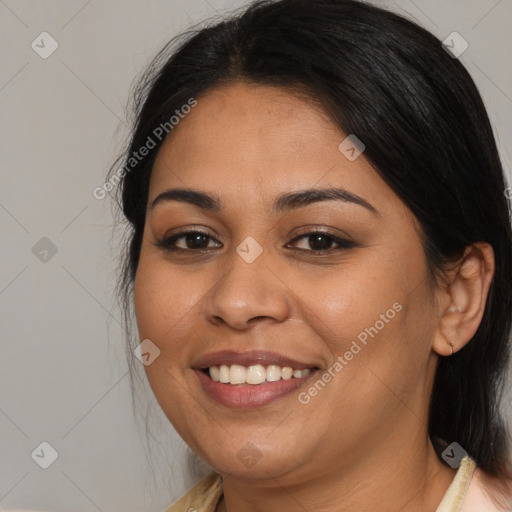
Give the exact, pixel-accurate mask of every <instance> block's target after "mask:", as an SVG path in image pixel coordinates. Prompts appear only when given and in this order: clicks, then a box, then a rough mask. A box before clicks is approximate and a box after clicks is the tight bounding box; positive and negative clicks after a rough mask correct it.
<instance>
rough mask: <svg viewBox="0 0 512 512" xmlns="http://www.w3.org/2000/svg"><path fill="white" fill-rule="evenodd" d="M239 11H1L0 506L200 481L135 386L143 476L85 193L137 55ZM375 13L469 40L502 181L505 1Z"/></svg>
mask: <svg viewBox="0 0 512 512" xmlns="http://www.w3.org/2000/svg"><path fill="white" fill-rule="evenodd" d="M245 3H246V2H243V1H241V0H238V1H223V0H170V1H169V0H167V1H164V0H159V1H153V2H151V3H148V2H140V1H136V0H129V1H127V0H124V1H121V0H108V1H100V0H89V1H87V0H66V1H64V0H52V1H51V2H50V1H46V2H43V1H41V0H32V1H31V0H19V1H15V0H0V45H1V48H2V53H1V55H2V61H1V67H0V109H1V118H2V123H1V128H0V130H1V132H0V140H1V141H2V146H1V147H2V170H1V187H0V225H1V229H2V241H3V243H2V248H1V266H0V311H1V313H0V315H1V317H0V325H1V340H2V345H1V350H2V357H1V361H0V379H1V380H0V432H1V436H0V507H2V508H4V509H8V508H14V507H19V508H21V507H24V508H33V509H38V510H52V511H75V510H76V511H81V512H86V511H97V510H100V511H103V512H107V511H119V510H124V511H126V512H131V511H136V510H137V511H142V510H146V511H152V512H153V511H154V512H156V511H159V510H164V509H165V508H166V507H167V506H168V505H169V504H171V503H172V502H173V501H174V500H175V499H177V498H178V497H179V496H180V495H181V494H182V493H183V492H184V491H185V490H186V488H188V487H189V486H190V485H191V484H193V483H194V481H196V480H197V479H198V478H199V477H200V476H201V474H203V473H204V471H205V470H206V468H204V467H203V468H199V469H198V470H195V471H194V470H190V469H189V467H188V465H187V464H185V462H186V461H187V458H188V457H187V450H186V448H185V447H184V446H183V443H182V442H181V440H179V438H178V437H177V435H176V434H175V433H174V432H173V430H172V428H171V427H170V425H169V424H168V422H167V420H166V419H165V417H164V416H163V414H162V413H161V411H160V410H159V408H158V406H157V405H156V402H155V400H154V398H153V397H152V395H151V393H149V392H148V388H147V386H146V387H145V389H143V393H142V394H141V396H140V398H139V399H140V404H141V408H142V409H146V408H147V409H148V410H149V411H150V413H151V418H152V420H151V421H152V422H153V424H154V425H155V427H154V432H155V434H154V435H155V437H156V441H153V442H152V445H153V447H154V448H153V449H154V453H153V455H151V456H150V458H151V460H152V461H153V464H154V467H153V469H154V473H153V472H152V471H151V469H152V468H151V467H150V466H148V463H147V461H146V455H145V449H144V436H145V433H144V428H143V426H142V423H143V422H137V421H136V419H134V417H133V415H132V409H131V397H130V390H129V379H128V375H127V365H126V361H125V355H124V345H123V343H124V342H123V339H122V333H121V329H120V325H119V322H120V318H121V315H120V312H119V310H118V309H117V308H116V306H115V301H114V286H115V270H116V259H115V258H116V255H117V251H118V247H117V242H116V240H117V238H116V237H115V236H113V234H112V226H113V224H114V220H113V217H112V215H111V204H110V203H109V202H108V201H107V200H104V201H101V200H97V199H95V198H94V197H93V195H92V191H93V189H94V188H95V187H97V186H101V185H102V184H103V183H104V177H105V174H106V172H107V169H108V167H109V165H110V164H111V163H112V161H113V159H114V157H115V156H116V155H117V153H118V151H119V149H120V147H121V146H120V144H121V143H122V141H123V137H124V136H125V135H126V133H127V131H126V130H127V128H126V125H125V124H124V122H125V114H124V112H125V105H126V103H127V100H128V94H129V87H130V84H131V83H132V81H133V80H134V78H135V77H136V76H137V75H138V74H139V73H140V71H141V70H142V69H143V68H144V66H145V65H146V64H147V62H148V59H149V58H150V57H151V56H153V55H154V54H155V52H156V51H157V50H158V49H159V48H160V47H161V46H162V45H163V44H164V43H165V42H166V41H167V40H168V39H169V38H170V37H171V36H173V35H175V34H177V33H178V32H180V31H182V30H184V29H186V28H187V27H189V26H190V25H191V24H194V23H197V22H199V21H201V20H203V19H205V18H206V17H209V16H212V15H216V16H217V15H219V14H221V13H223V12H225V11H226V10H229V9H230V8H233V7H238V6H241V5H243V4H245ZM376 3H380V4H384V5H388V6H389V7H390V8H392V9H394V10H398V11H400V12H403V13H407V15H408V16H411V17H413V18H414V19H416V20H417V21H419V22H420V23H421V24H422V25H424V26H425V27H427V28H428V29H430V30H431V31H432V32H434V33H435V34H436V35H437V36H438V37H440V38H441V39H444V38H445V37H447V36H448V34H450V33H451V32H453V31H457V32H459V33H460V34H461V35H462V36H463V37H464V38H465V39H466V40H467V41H468V43H469V48H468V49H467V51H466V52H465V53H464V54H463V55H462V56H461V60H462V61H463V63H464V64H465V65H466V66H467V67H468V69H469V71H470V73H471V74H472V76H473V77H474V79H475V81H476V83H477V85H478V86H479V88H480V90H481V92H482V94H483V97H484V100H485V102H486V105H487V107H488V111H489V114H490V117H491V120H492V123H493V126H494V127H495V132H496V134H497V138H498V143H499V148H500V151H501V154H502V157H503V160H504V163H505V166H506V168H507V173H508V176H510V168H511V165H510V163H511V154H510V149H508V148H510V147H512V144H511V143H512V99H511V98H512V71H511V66H510V55H511V49H512V36H511V34H510V28H509V27H510V21H511V19H512V0H499V1H497V0H471V1H468V0H452V1H446V0H415V1H411V0H403V1H396V2H391V1H389V2H376ZM43 31H46V32H48V33H49V34H51V36H52V37H53V38H54V39H55V40H56V41H57V42H58V45H59V46H58V49H57V50H56V51H55V52H54V53H53V54H52V55H51V56H50V57H48V58H47V59H43V58H41V57H40V56H39V55H38V54H37V53H36V52H35V51H34V50H33V49H32V47H31V43H32V41H33V40H36V43H37V41H40V39H37V36H39V34H40V33H41V32H43ZM46 41H47V42H46V43H45V48H46V49H48V47H49V45H48V40H46ZM509 179H510V178H509ZM42 238H47V239H49V240H50V241H51V243H50V242H49V241H48V240H46V239H45V240H43V241H40V240H41V239H42ZM36 244H38V245H36ZM34 246H35V247H36V248H35V249H33V248H34ZM55 249H56V251H57V252H56V253H55V254H53V252H54V251H55ZM45 250H47V251H48V253H45V252H44V251H45ZM52 251H53V252H52ZM44 260H46V261H44ZM510 397H511V394H510V393H509V395H508V400H507V402H506V404H504V406H505V408H506V413H507V415H508V418H509V421H512V414H511V405H510V403H511V399H510ZM43 441H46V442H48V443H50V445H51V446H53V447H54V449H55V450H56V451H57V452H58V458H57V459H56V461H55V462H54V463H53V464H52V465H51V466H50V467H49V468H48V469H46V470H44V469H42V468H41V467H39V465H37V464H36V463H35V462H34V460H33V459H32V457H31V453H32V452H33V451H34V450H35V449H36V448H37V447H38V446H39V444H40V443H41V442H43ZM46 453H48V451H47V452H46Z"/></svg>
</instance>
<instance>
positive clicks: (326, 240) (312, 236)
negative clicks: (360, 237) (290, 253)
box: [292, 231, 355, 254]
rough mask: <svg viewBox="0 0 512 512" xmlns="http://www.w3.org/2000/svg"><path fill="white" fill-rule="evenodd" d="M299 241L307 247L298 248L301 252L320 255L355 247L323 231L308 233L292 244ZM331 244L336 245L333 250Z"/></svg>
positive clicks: (348, 241) (345, 240) (343, 239)
mask: <svg viewBox="0 0 512 512" xmlns="http://www.w3.org/2000/svg"><path fill="white" fill-rule="evenodd" d="M300 240H304V242H305V244H304V245H306V246H309V247H302V248H299V249H300V250H301V251H307V252H314V253H315V252H316V253H320V254H322V253H324V252H333V251H336V250H340V249H348V248H350V247H354V246H355V244H354V243H353V242H351V241H350V240H347V239H345V238H340V237H338V236H335V235H333V234H330V233H328V232H324V231H310V232H308V233H304V234H303V235H301V236H299V237H297V238H295V239H294V240H292V243H296V242H297V241H300ZM333 244H336V245H337V247H335V248H334V249H333V248H332V245H333Z"/></svg>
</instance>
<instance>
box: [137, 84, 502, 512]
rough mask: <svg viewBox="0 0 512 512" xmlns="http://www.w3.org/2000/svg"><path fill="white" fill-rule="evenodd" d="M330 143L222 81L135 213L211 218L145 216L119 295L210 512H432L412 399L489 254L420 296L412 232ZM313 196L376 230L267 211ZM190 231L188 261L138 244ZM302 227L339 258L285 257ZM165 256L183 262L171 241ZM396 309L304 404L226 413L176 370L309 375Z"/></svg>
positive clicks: (334, 215)
mask: <svg viewBox="0 0 512 512" xmlns="http://www.w3.org/2000/svg"><path fill="white" fill-rule="evenodd" d="M345 137H346V134H343V133H341V132H340V131H339V129H338V128H337V127H336V126H335V125H334V124H333V123H332V122H331V121H330V120H329V119H328V118H327V117H326V116H325V115H324V114H323V113H322V111H320V110H319V109H318V108H317V107H315V106H314V105H313V104H312V103H311V102H306V101H304V100H303V99H301V98H299V97H296V96H293V95H291V94H290V93H288V92H286V91H284V90H281V89H277V88H273V87H263V86H254V85H247V84H245V83H236V84H232V85H230V86H225V87H224V88H221V89H215V90H213V91H211V92H209V93H208V94H206V95H205V96H204V97H200V98H198V105H197V106H196V107H195V108H194V109H193V110H192V112H191V113H190V114H188V115H187V116H186V118H185V119H183V120H182V121H181V122H180V124H179V125H178V126H177V127H175V128H174V129H173V132H172V133H171V136H169V137H168V138H167V139H166V140H165V142H164V144H163V146H162V147H161V149H160V151H159V154H158V157H157V160H156V162H155V165H154V169H153V174H152V177H151V184H150V193H149V202H148V204H149V205H150V204H151V202H152V201H153V199H154V198H155V197H157V196H158V194H160V193H161V192H163V191H164V190H166V189H168V188H192V189H197V190H200V191H203V192H208V193H210V194H215V195H217V196H218V197H219V198H220V200H221V202H222V210H221V211H220V212H215V213H212V212H205V211H202V210H201V209H200V208H198V207H197V206H194V205H191V204H187V203H185V202H178V201H167V202H160V203H159V204H158V205H156V206H155V207H154V208H148V211H147V216H146V225H145V229H144V238H143V243H142V249H141V255H140V262H139V267H138V270H137V274H136V279H135V289H134V300H135V310H136V317H137V323H138V328H139V334H140V339H141V340H143V339H146V338H149V339H150V340H152V342H153V343H154V344H155V345H157V346H158V347H159V349H160V351H161V353H160V356H159V357H158V358H157V359H155V361H154V362H153V363H152V364H150V365H148V366H147V367H145V368H146V373H147V377H148V380H149V382H150V385H151V387H152V389H153V392H154V393H155V396H156V398H157V400H158V402H159V404H160V406H161V407H162V409H163V411H164V413H165V414H166V416H167V417H168V418H169V420H170V421H171V423H172V424H173V425H174V427H175V428H176V430H177V431H178V433H179V434H180V435H181V436H182V437H183V439H184V440H185V441H186V442H187V443H188V444H189V446H190V447H191V448H192V449H193V450H194V451H195V452H196V453H197V454H198V455H199V456H200V457H201V458H202V459H204V460H205V461H206V462H207V463H208V464H210V465H211V466H212V467H213V468H214V469H215V470H216V471H217V472H219V473H220V474H221V475H222V476H223V477H224V499H223V501H222V503H221V504H220V506H219V510H228V511H230V512H231V511H237V512H244V511H263V510H264V511H267V512H268V511H277V510H279V511H280V512H283V511H284V512H286V511H291V510H294V511H295V510H297V509H298V508H300V506H302V507H304V509H306V510H315V511H339V510H343V511H344V512H352V511H353V512H356V511H357V512H361V511H363V510H377V509H378V510H381V511H397V510H402V511H408V510H411V511H412V510H414V511H416V512H417V511H433V510H435V508H436V507H437V505H438V504H439V502H440V501H441V498H442V496H443V494H444V492H445V491H446V489H447V488H448V486H449V484H450V482H451V480H452V479H453V476H454V474H455V470H453V469H451V468H449V467H447V466H446V465H444V464H442V463H441V462H440V461H439V459H438V458H437V456H436V455H435V452H434V450H433V447H432V445H431V443H430V440H429V439H428V433H427V426H426V421H427V408H428V400H429V396H430V392H431V387H432V382H433V377H434V372H435V368H436V362H437V359H438V357H439V356H443V357H445V356H446V357H448V356H449V355H450V342H451V343H453V345H454V348H453V350H454V352H455V351H457V350H460V348H462V347H463V345H464V344H465V343H467V342H468V341H469V340H470V339H471V337H472V336H473V334H474V333H475V332H476V329H477V327H478V325H479V323H480V320H481V318H482V314H483V311H484V306H485V300H486V296H487V292H488V288H489V284H490V281H491V278H492V274H493V270H494V259H493V251H492V248H491V247H490V246H488V245H487V244H484V243H481V244H475V245H474V246H472V247H470V248H468V250H467V252H466V254H465V256H464V258H463V260H462V261H461V265H459V267H458V268H457V269H455V270H453V271H451V272H450V273H449V275H448V276H447V284H446V285H439V286H437V287H436V288H435V289H434V288H432V287H431V286H430V284H429V281H428V279H427V267H426V264H425V259H424V252H423V249H422V245H421V238H420V231H419V227H418V224H417V222H416V221H415V218H414V217H413V215H412V213H411V212H410V211H409V210H408V209H407V208H406V206H405V205H404V204H403V203H402V201H401V200H400V199H399V198H398V197H397V196H396V195H395V194H394V192H393V191H392V190H391V189H390V188H389V187H388V186H387V184H386V183H385V182H384V181H383V180H382V178H381V177H380V176H379V175H378V174H377V172H376V171H375V170H374V169H373V168H372V167H371V165H370V164H369V163H368V162H367V161H366V159H365V158H364V153H363V154H362V155H361V156H360V157H359V158H357V159H356V160H354V161H350V160H349V159H347V158H346V157H345V156H344V154H342V153H341V152H340V150H339V149H338V145H339V144H340V143H341V142H342V141H343V140H344V139H345ZM363 142H364V141H363ZM328 186H336V187H340V188H344V189H346V190H348V191H350V192H352V193H354V194H357V195H358V196H360V197H362V198H364V199H365V200H366V201H367V202H369V203H370V204H371V205H373V207H374V208H375V209H376V210H377V212H378V214H374V213H372V212H371V211H369V210H367V209H366V208H363V207H361V206H359V205H356V204H352V203H348V202H341V201H333V200H330V201H323V202H317V203H313V204H310V205H307V206H304V207H301V208H298V209H295V210H292V211H289V212H285V213H280V214H277V215H276V214H274V213H272V209H271V204H272V203H273V201H274V198H275V197H276V196H277V195H279V194H282V193H286V192H292V191H297V190H301V189H307V188H323V187H328ZM192 228H194V229H201V230H203V231H207V232H208V234H209V235H210V236H211V237H212V238H210V239H208V238H206V239H205V242H204V244H203V246H204V247H207V253H206V254H205V253H204V252H203V255H198V254H197V252H193V251H194V249H193V248H191V249H188V250H189V252H187V253H183V254H176V253H172V252H166V251H165V250H164V249H162V248H160V247H157V246H156V245H155V244H156V242H158V240H160V239H161V238H162V237H164V236H166V235H172V234H176V233H179V232H183V231H187V230H189V229H192ZM301 228H302V231H300V230H301ZM305 228H307V229H305ZM316 228H318V229H320V230H324V231H325V230H327V231H329V232H330V233H331V234H332V235H334V236H339V237H341V238H348V239H350V240H351V241H353V242H354V243H355V246H354V247H349V248H342V249H340V250H335V249H336V247H337V244H336V243H335V242H332V243H331V244H330V247H332V248H331V249H329V250H330V253H329V254H325V255H318V254H315V253H314V248H315V247H314V245H312V244H310V243H309V242H308V237H307V236H306V237H304V238H302V239H300V240H298V241H295V242H292V241H293V240H294V239H295V238H296V237H297V236H299V235H302V234H304V233H305V232H310V231H315V229H316ZM248 236H251V237H253V238H254V239H255V240H256V241H257V242H258V243H259V245H260V246H261V247H262V249H263V252H262V253H261V255H260V256H259V257H258V258H257V259H256V260H255V261H253V262H252V263H250V264H249V263H247V262H246V261H244V259H242V258H241V257H240V256H239V254H238V253H237V252H236V248H237V246H239V244H240V243H241V242H242V241H243V240H244V239H245V238H246V237H248ZM177 244H178V246H179V247H182V248H184V249H185V250H186V248H187V245H186V240H185V238H181V239H180V240H178V241H177ZM326 246H327V247H329V244H328V243H327V244H326ZM189 247H190V246H189ZM192 247H194V246H192ZM301 249H302V251H301ZM397 302H398V303H399V304H400V305H401V306H402V307H401V310H400V311H399V312H397V313H396V316H395V317H394V318H393V319H392V320H389V321H388V322H387V323H385V326H384V328H382V329H380V330H379V332H378V334H377V335H375V336H374V337H373V338H370V337H369V338H368V343H367V345H366V346H364V347H363V348H362V350H361V351H360V352H359V353H358V354H357V355H356V356H354V358H353V359H352V360H351V361H349V362H348V364H346V365H345V366H344V368H343V369H342V371H340V372H338V373H337V374H336V377H335V378H333V379H332V380H331V382H329V383H328V384H327V385H326V386H325V387H324V388H323V389H322V390H321V391H320V392H319V393H318V394H317V395H316V396H315V397H312V398H311V401H310V402H309V403H308V404H307V405H304V404H302V403H300V402H299V400H298V398H297V393H296V392H294V393H291V394H290V395H288V396H285V397H283V398H280V399H278V400H277V401H275V402H273V403H270V404H268V405H266V406H263V407H257V408H254V409H251V410H240V409H233V408H229V407H226V406H224V405H221V404H219V403H217V402H216V401H214V400H213V399H211V398H210V397H209V396H208V395H207V394H205V392H204V391H203V390H202V388H201V386H200V384H199V381H198V378H197V376H196V374H195V372H194V371H193V370H192V368H191V367H192V366H193V364H194V361H195V360H197V358H198V357H200V356H204V355H205V354H208V353H210V352H213V351H218V350H236V351H244V350H252V349H262V350H272V351H277V352H279V353H280V354H284V355H287V356H290V357H293V358H295V359H300V360H301V361H307V362H309V363H310V364H311V365H313V366H317V367H319V368H320V369H322V370H326V369H328V368H329V367H331V365H332V364H333V362H334V361H335V360H336V357H338V356H340V355H341V356H343V354H345V352H346V351H347V350H349V348H350V346H351V344H352V342H353V341H354V340H357V336H358V334H359V333H361V332H362V331H364V329H365V328H368V327H370V326H374V325H375V323H376V321H377V320H379V318H381V317H380V315H381V314H385V313H386V311H387V310H389V309H390V308H392V306H393V304H395V303H397ZM248 442H250V443H252V446H253V448H251V449H252V450H254V453H257V454H258V456H259V460H258V461H257V463H256V464H255V465H253V466H252V467H250V468H249V467H246V465H244V463H243V462H242V461H241V460H240V459H239V458H238V457H237V454H238V452H239V450H241V449H242V448H243V447H244V446H246V444H247V443H248ZM299 505H300V506H299Z"/></svg>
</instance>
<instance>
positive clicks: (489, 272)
mask: <svg viewBox="0 0 512 512" xmlns="http://www.w3.org/2000/svg"><path fill="white" fill-rule="evenodd" d="M494 267H495V263H494V251H493V248H492V246H491V245H490V244H488V243H487V242H476V243H474V244H472V245H470V246H468V247H466V249H465V250H464V255H463V256H462V258H461V259H460V260H459V262H458V263H457V265H456V267H455V268H454V269H452V270H450V271H448V273H447V276H446V282H445V283H444V284H443V286H442V288H441V287H440V288H439V289H438V290H437V291H436V296H437V304H438V305H439V318H438V325H437V329H436V333H435V336H434V341H433V344H432V349H433V350H434V351H435V352H437V353H438V354H439V355H442V356H449V355H451V354H452V348H453V353H455V352H457V350H460V349H461V348H462V347H464V345H466V343H468V342H469V340H471V338H472V337H473V336H474V335H475V333H476V331H477V329H478V326H479V325H480V322H481V321H482V317H483V314H484V311H485V304H486V302H487V295H488V293H489V288H490V286H491V281H492V277H493V275H494Z"/></svg>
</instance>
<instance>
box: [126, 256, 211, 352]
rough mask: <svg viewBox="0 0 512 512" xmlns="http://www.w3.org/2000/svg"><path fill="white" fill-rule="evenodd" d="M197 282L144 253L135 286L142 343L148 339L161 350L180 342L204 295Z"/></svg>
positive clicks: (136, 313) (162, 260)
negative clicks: (172, 343) (173, 342)
mask: <svg viewBox="0 0 512 512" xmlns="http://www.w3.org/2000/svg"><path fill="white" fill-rule="evenodd" d="M196 280H197V279H195V278H194V276H193V275H192V274H183V272H179V271H173V270H172V269H171V267H170V265H169V264H168V263H167V262H166V261H165V260H164V259H162V258H161V257H159V258H157V257H152V256H151V255H147V256H146V255H145V253H144V249H143V251H142V252H141V257H140V261H139V266H138V269H137V274H136V276H135V283H134V306H135V315H136V318H137V326H138V329H139V335H140V337H141V339H144V338H149V339H151V340H152V341H153V342H154V343H156V344H157V345H158V346H160V348H161V349H162V350H163V349H164V348H165V346H167V345H169V343H170V342H171V341H173V340H176V341H178V340H179V339H180V338H181V336H182V335H183V332H184V329H185V328H186V326H187V325H188V323H190V321H191V318H192V317H193V315H194V310H195V308H197V307H198V304H199V302H200V298H201V296H202V294H204V290H202V289H201V287H200V286H197V285H198V283H196ZM173 348H176V347H173Z"/></svg>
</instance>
